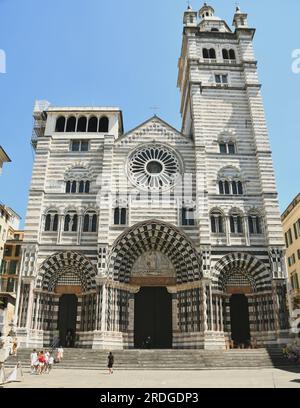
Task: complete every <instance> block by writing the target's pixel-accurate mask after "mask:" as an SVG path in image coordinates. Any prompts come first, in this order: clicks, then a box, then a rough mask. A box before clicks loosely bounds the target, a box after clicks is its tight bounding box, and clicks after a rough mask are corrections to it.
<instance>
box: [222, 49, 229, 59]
mask: <svg viewBox="0 0 300 408" xmlns="http://www.w3.org/2000/svg"><path fill="white" fill-rule="evenodd" d="M222 55H223V59H224V60H228V59H229V53H228V50H225V49H223V50H222Z"/></svg>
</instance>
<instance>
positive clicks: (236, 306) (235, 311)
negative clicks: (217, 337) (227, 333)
mask: <svg viewBox="0 0 300 408" xmlns="http://www.w3.org/2000/svg"><path fill="white" fill-rule="evenodd" d="M230 324H231V339H232V340H233V341H234V344H235V346H242V345H243V346H247V345H249V343H250V338H251V337H250V323H249V305H248V299H247V296H245V295H244V294H233V295H231V297H230Z"/></svg>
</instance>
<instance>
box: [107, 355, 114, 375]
mask: <svg viewBox="0 0 300 408" xmlns="http://www.w3.org/2000/svg"><path fill="white" fill-rule="evenodd" d="M107 360H108V364H107V367H108V373H109V374H113V365H114V362H115V358H114V356H113V353H112V352H110V353H109V355H108V357H107Z"/></svg>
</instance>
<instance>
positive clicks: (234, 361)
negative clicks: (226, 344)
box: [5, 347, 292, 370]
mask: <svg viewBox="0 0 300 408" xmlns="http://www.w3.org/2000/svg"><path fill="white" fill-rule="evenodd" d="M31 351H32V349H19V350H18V356H17V357H14V356H11V357H10V358H9V359H8V361H7V362H6V364H5V365H6V367H12V366H13V365H15V364H16V362H17V361H20V362H21V363H22V366H23V367H25V368H26V367H29V358H30V353H31ZM113 353H114V356H115V368H117V369H120V370H202V369H211V370H213V369H226V368H231V369H232V368H237V369H241V368H258V367H260V368H263V367H264V368H269V367H274V366H276V367H283V366H285V367H286V366H291V365H292V363H290V362H289V361H288V360H287V359H286V358H285V357H284V356H283V354H282V351H281V349H280V348H276V347H274V348H272V349H249V350H246V349H237V350H228V351H222V350H216V351H210V350H178V349H177V350H116V351H113ZM107 355H108V350H91V349H65V350H64V359H63V361H62V362H61V363H59V364H55V368H58V369H92V370H102V369H106V365H107Z"/></svg>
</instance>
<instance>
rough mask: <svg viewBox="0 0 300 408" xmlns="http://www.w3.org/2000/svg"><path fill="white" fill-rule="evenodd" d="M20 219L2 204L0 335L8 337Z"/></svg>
mask: <svg viewBox="0 0 300 408" xmlns="http://www.w3.org/2000/svg"><path fill="white" fill-rule="evenodd" d="M19 222H20V217H19V215H18V214H16V213H15V212H14V211H13V210H12V209H11V208H9V207H6V206H5V205H3V204H0V333H1V334H2V335H4V336H5V335H7V334H8V332H9V331H10V326H9V325H10V323H11V322H12V321H13V317H14V310H15V302H16V294H17V283H18V276H19V268H20V260H21V244H22V240H23V231H19V230H18V228H19Z"/></svg>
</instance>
